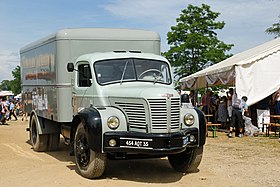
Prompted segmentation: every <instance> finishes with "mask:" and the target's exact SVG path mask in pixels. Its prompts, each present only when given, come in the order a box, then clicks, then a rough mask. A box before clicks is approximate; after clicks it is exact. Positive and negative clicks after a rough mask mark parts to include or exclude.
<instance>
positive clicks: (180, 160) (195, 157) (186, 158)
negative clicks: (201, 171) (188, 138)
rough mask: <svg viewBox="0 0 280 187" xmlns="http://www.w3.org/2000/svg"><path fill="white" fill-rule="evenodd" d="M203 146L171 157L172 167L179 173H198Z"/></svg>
mask: <svg viewBox="0 0 280 187" xmlns="http://www.w3.org/2000/svg"><path fill="white" fill-rule="evenodd" d="M202 154H203V146H200V147H197V148H192V149H189V150H188V149H187V150H186V151H184V152H182V153H179V154H174V155H169V156H168V160H169V163H170V164H171V166H172V167H173V168H174V169H175V170H176V171H178V172H182V173H188V172H196V171H197V170H198V169H197V168H198V166H199V164H200V162H201V159H202Z"/></svg>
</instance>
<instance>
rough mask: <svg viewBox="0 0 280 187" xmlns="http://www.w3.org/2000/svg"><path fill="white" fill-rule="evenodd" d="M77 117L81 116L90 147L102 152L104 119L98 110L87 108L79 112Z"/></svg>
mask: <svg viewBox="0 0 280 187" xmlns="http://www.w3.org/2000/svg"><path fill="white" fill-rule="evenodd" d="M76 118H79V119H80V121H81V122H82V123H83V125H84V128H85V131H86V136H87V139H88V144H89V146H90V148H91V149H92V150H94V151H96V152H101V151H102V120H101V116H100V113H99V112H98V110H97V109H95V108H85V109H83V110H82V111H80V112H79V113H78V114H77V116H76Z"/></svg>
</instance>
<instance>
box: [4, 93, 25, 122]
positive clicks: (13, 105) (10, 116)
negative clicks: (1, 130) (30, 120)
mask: <svg viewBox="0 0 280 187" xmlns="http://www.w3.org/2000/svg"><path fill="white" fill-rule="evenodd" d="M0 111H1V112H0V124H2V125H3V124H6V122H7V121H9V120H15V121H17V120H18V118H19V117H21V120H27V119H26V116H25V115H24V114H23V112H22V105H21V102H20V101H17V100H14V99H6V97H3V98H2V99H1V104H0Z"/></svg>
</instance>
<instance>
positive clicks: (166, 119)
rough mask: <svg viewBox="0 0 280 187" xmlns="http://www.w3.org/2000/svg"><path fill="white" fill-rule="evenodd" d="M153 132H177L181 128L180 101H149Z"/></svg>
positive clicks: (173, 99)
mask: <svg viewBox="0 0 280 187" xmlns="http://www.w3.org/2000/svg"><path fill="white" fill-rule="evenodd" d="M148 101H149V104H150V109H151V119H152V128H151V129H152V132H165V133H166V132H177V131H178V130H179V127H180V99H179V98H172V99H171V100H169V99H149V100H148Z"/></svg>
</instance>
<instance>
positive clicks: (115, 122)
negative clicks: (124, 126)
mask: <svg viewBox="0 0 280 187" xmlns="http://www.w3.org/2000/svg"><path fill="white" fill-rule="evenodd" d="M107 125H108V127H109V128H110V129H116V128H118V127H119V125H120V120H119V118H117V117H116V116H111V117H109V118H108V120H107Z"/></svg>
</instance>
